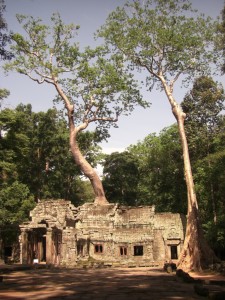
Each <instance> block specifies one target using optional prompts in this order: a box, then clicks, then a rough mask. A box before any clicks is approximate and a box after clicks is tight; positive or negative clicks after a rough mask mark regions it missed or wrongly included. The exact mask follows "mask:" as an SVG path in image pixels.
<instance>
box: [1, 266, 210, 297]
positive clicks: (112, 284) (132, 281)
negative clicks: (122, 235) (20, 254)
mask: <svg viewBox="0 0 225 300" xmlns="http://www.w3.org/2000/svg"><path fill="white" fill-rule="evenodd" d="M0 299H1V300H18V299H20V300H24V299H29V300H30V299H31V300H38V299H52V300H53V299H55V300H56V299H65V300H69V299H74V300H76V299H77V300H78V299H79V300H85V299H97V300H139V299H140V300H147V299H148V300H150V299H156V300H161V299H162V300H167V299H174V300H175V299H176V300H179V299H189V300H191V299H206V298H204V297H200V296H198V295H197V294H196V293H195V292H194V284H192V283H184V282H183V281H182V280H181V279H180V278H178V277H177V276H176V275H175V274H174V273H173V274H167V273H165V272H164V271H162V270H161V269H153V268H104V269H55V268H53V269H34V268H33V269H30V270H17V271H11V272H9V273H8V272H7V273H5V274H4V277H3V282H1V283H0Z"/></svg>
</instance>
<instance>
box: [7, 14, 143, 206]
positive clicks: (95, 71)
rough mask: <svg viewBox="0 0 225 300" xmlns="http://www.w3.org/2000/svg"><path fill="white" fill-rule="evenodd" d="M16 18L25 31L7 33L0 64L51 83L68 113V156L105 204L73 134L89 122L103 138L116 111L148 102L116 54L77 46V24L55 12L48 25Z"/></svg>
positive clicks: (127, 110) (98, 201)
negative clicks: (7, 49)
mask: <svg viewBox="0 0 225 300" xmlns="http://www.w3.org/2000/svg"><path fill="white" fill-rule="evenodd" d="M17 19H18V21H19V23H20V24H21V25H22V26H23V28H24V30H25V34H24V36H22V35H20V34H14V35H13V41H14V42H15V43H14V45H13V47H12V52H13V54H14V56H15V57H14V59H13V60H12V62H10V63H8V64H7V65H6V67H5V68H6V70H8V71H9V70H15V71H17V72H19V73H20V74H23V75H25V76H27V77H29V78H30V79H31V80H33V81H35V82H37V83H38V84H43V83H47V84H49V85H50V86H53V88H54V89H55V90H56V92H57V99H56V100H57V101H60V102H62V103H63V106H64V108H65V110H66V114H67V117H68V125H69V131H70V148H71V152H72V154H73V157H74V160H75V162H76V164H77V165H78V167H79V168H80V169H81V171H82V173H83V174H84V175H85V176H86V177H88V178H89V180H90V182H91V184H92V187H93V190H94V193H95V203H96V204H107V203H108V201H107V199H106V197H105V193H104V189H103V186H102V182H101V180H100V178H99V176H98V174H97V172H96V171H95V170H94V169H93V168H92V166H91V165H90V163H89V162H88V161H87V160H86V158H85V157H84V155H82V153H81V151H80V148H79V143H78V141H77V137H78V134H79V133H80V132H81V131H83V130H85V129H86V128H87V127H88V126H89V125H90V124H95V125H96V131H95V132H96V134H97V135H98V138H99V141H101V140H102V139H106V138H107V137H108V136H109V134H108V128H109V127H110V126H111V125H112V126H115V127H116V126H117V123H116V122H117V120H118V117H119V116H120V115H121V114H125V115H127V114H129V113H130V112H131V111H132V110H133V109H134V107H135V105H141V106H143V107H145V106H147V105H148V104H147V103H145V102H144V101H143V100H142V97H141V95H140V92H139V89H138V88H137V84H136V82H135V81H134V79H133V77H132V75H131V74H128V73H126V72H125V69H124V66H123V64H122V63H121V60H122V56H120V57H119V56H109V55H107V51H106V50H105V49H104V48H102V47H100V46H99V47H97V48H96V49H91V48H90V47H87V48H85V49H84V50H83V52H81V51H80V50H79V46H78V43H76V42H74V38H75V36H76V34H77V32H78V29H79V26H75V25H74V24H70V25H65V24H64V23H63V22H62V19H61V18H60V16H59V14H53V16H52V22H53V26H52V28H50V27H49V26H46V25H44V24H43V23H42V21H41V20H40V19H34V18H33V17H27V16H22V15H18V16H17Z"/></svg>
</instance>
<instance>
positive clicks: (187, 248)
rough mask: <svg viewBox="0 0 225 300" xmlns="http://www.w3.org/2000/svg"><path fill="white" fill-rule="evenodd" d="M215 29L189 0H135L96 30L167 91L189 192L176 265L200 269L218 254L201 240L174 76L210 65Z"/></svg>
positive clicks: (150, 81)
mask: <svg viewBox="0 0 225 300" xmlns="http://www.w3.org/2000/svg"><path fill="white" fill-rule="evenodd" d="M214 32H215V24H214V23H213V22H212V21H211V20H210V18H205V17H204V16H203V15H197V14H196V13H195V11H194V10H193V9H192V8H191V4H190V2H189V1H185V0H171V1H165V0H146V1H141V0H135V1H128V2H127V3H126V4H125V6H123V7H121V8H120V7H118V8H117V9H116V10H115V11H114V12H112V13H111V14H110V15H109V17H108V19H107V20H106V23H105V25H104V26H103V27H102V28H101V29H100V30H99V33H98V34H99V36H101V37H103V38H105V41H106V43H107V44H108V45H111V51H114V52H115V53H118V54H120V55H121V54H122V55H123V57H124V60H125V61H126V62H128V63H129V64H130V66H131V67H132V68H134V67H137V68H138V69H139V70H142V71H143V73H144V74H146V83H147V84H148V85H149V87H150V88H153V87H154V85H155V84H156V86H158V87H159V88H160V89H161V91H163V92H164V93H165V95H166V97H167V100H168V101H169V104H170V107H171V110H172V113H173V115H174V117H175V119H176V121H177V125H178V130H179V135H180V140H181V144H182V149H183V159H184V175H185V180H186V185H187V195H188V209H187V210H188V211H187V227H186V235H185V242H184V246H183V249H182V252H181V254H180V257H179V262H178V265H179V267H180V268H183V269H186V270H191V269H194V270H200V269H202V268H204V267H206V266H208V265H209V264H211V263H213V261H214V259H216V257H215V255H214V253H213V251H212V250H211V249H210V247H209V246H208V245H207V243H206V241H205V238H204V236H203V231H202V227H201V223H200V220H199V211H198V202H197V198H196V193H195V187H194V181H193V175H192V168H191V163H190V157H189V150H188V143H187V138H186V133H185V127H184V121H185V117H186V115H185V113H184V112H183V110H182V108H181V106H180V105H179V102H178V101H177V100H176V99H175V95H174V87H175V83H177V82H179V81H178V79H183V80H185V81H186V83H187V82H188V80H190V79H192V78H194V76H196V75H199V74H201V73H203V72H207V71H209V70H208V67H209V66H210V63H211V62H213V54H214V53H213V52H212V45H213V34H214ZM159 117H160V116H159ZM161 117H162V116H161Z"/></svg>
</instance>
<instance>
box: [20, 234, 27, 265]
mask: <svg viewBox="0 0 225 300" xmlns="http://www.w3.org/2000/svg"><path fill="white" fill-rule="evenodd" d="M20 263H21V264H27V263H28V233H27V231H26V230H25V229H21V235H20Z"/></svg>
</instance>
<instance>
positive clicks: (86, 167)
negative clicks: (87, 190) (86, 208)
mask: <svg viewBox="0 0 225 300" xmlns="http://www.w3.org/2000/svg"><path fill="white" fill-rule="evenodd" d="M70 148H71V152H72V154H73V158H74V160H75V163H76V164H77V166H78V167H79V168H80V170H81V171H82V172H83V173H84V175H85V176H86V177H87V178H89V180H90V182H91V185H92V187H93V190H94V193H95V201H94V203H95V204H97V205H105V204H108V201H107V199H106V197H105V193H104V189H103V186H102V182H101V180H100V178H99V176H98V174H97V173H96V171H95V170H94V169H93V168H92V166H91V165H90V164H89V163H88V161H87V160H86V159H85V157H84V156H83V155H82V153H81V152H80V149H79V146H78V144H77V140H76V130H73V131H72V132H70Z"/></svg>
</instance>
